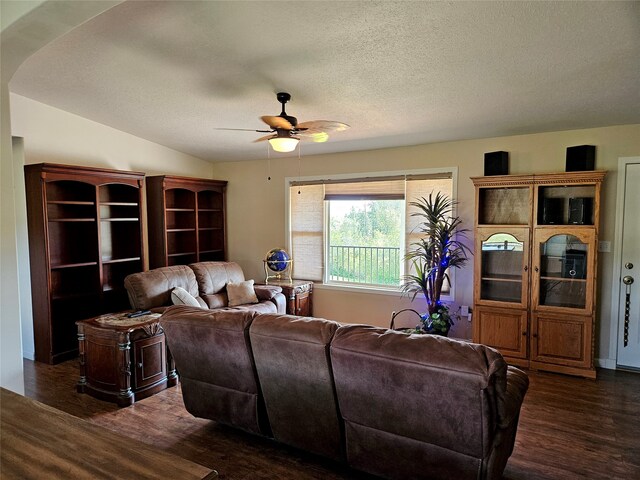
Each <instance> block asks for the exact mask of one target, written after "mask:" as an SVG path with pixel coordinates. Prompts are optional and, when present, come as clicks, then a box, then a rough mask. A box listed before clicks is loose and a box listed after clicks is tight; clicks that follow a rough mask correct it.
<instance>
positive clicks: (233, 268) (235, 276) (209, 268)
mask: <svg viewBox="0 0 640 480" xmlns="http://www.w3.org/2000/svg"><path fill="white" fill-rule="evenodd" d="M189 267H191V269H193V273H194V274H195V276H196V280H197V282H198V288H199V289H200V296H202V297H204V296H205V295H216V294H218V293H222V292H224V291H225V287H226V286H227V283H229V282H236V283H237V282H243V281H244V273H243V272H242V268H240V265H238V264H237V263H235V262H199V263H192V264H190V265H189ZM225 306H226V304H225ZM211 308H214V307H211Z"/></svg>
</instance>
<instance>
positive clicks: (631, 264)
mask: <svg viewBox="0 0 640 480" xmlns="http://www.w3.org/2000/svg"><path fill="white" fill-rule="evenodd" d="M624 268H626V269H627V270H631V269H632V268H633V263H631V262H627V263H625V264H624Z"/></svg>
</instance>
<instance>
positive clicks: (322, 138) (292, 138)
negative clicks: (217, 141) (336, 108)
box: [217, 92, 349, 152]
mask: <svg viewBox="0 0 640 480" xmlns="http://www.w3.org/2000/svg"><path fill="white" fill-rule="evenodd" d="M276 97H277V98H278V102H280V103H281V104H282V112H280V115H277V116H272V115H264V116H262V117H260V119H261V120H262V121H263V122H264V123H266V124H267V125H269V127H270V130H251V129H245V128H218V129H217V130H241V131H247V132H261V133H268V134H269V135H265V136H264V137H260V138H258V139H256V140H254V143H255V142H264V141H265V140H268V141H269V144H271V147H272V148H273V149H274V150H275V151H276V152H291V151H293V150H295V148H296V146H297V145H298V142H299V141H300V140H310V141H312V142H326V141H327V140H328V139H329V132H340V131H343V130H346V129H347V128H349V125H347V124H346V123H341V122H334V121H331V120H313V121H310V122H302V123H298V119H297V118H296V117H292V116H290V115H287V112H286V111H285V104H286V103H287V102H288V101H289V100H291V95H290V94H288V93H287V92H279V93H277V94H276Z"/></svg>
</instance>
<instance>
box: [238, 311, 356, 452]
mask: <svg viewBox="0 0 640 480" xmlns="http://www.w3.org/2000/svg"><path fill="white" fill-rule="evenodd" d="M337 328H338V324H337V323H336V322H331V321H329V320H323V319H320V318H308V317H297V316H293V315H280V314H272V315H257V316H256V317H255V319H254V321H253V323H252V324H251V327H250V329H249V337H250V339H251V346H252V348H253V355H254V358H255V361H256V368H257V370H258V377H259V378H260V385H261V387H262V393H263V395H264V400H265V405H266V408H267V413H268V415H269V421H270V424H271V429H272V431H273V436H274V438H275V439H276V440H278V441H280V442H282V443H286V444H287V445H291V446H293V447H296V448H300V449H303V450H306V451H309V452H313V453H316V454H320V455H324V456H327V457H330V458H333V459H336V460H338V459H342V458H344V457H343V450H342V422H341V421H340V415H339V413H338V405H337V400H336V396H335V388H334V383H333V374H332V373H331V362H330V360H329V344H330V342H331V339H332V338H333V335H334V333H335V331H336V330H337Z"/></svg>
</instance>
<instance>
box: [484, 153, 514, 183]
mask: <svg viewBox="0 0 640 480" xmlns="http://www.w3.org/2000/svg"><path fill="white" fill-rule="evenodd" d="M484 175H485V177H488V176H490V175H509V152H489V153H485V154H484Z"/></svg>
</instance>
